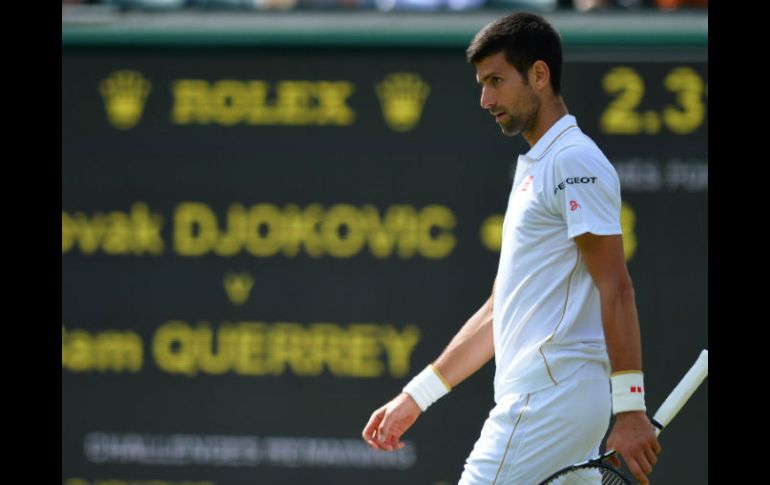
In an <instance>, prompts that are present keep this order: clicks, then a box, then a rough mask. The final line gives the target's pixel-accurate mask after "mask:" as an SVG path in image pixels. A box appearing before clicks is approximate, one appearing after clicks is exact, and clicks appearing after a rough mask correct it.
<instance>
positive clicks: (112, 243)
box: [102, 212, 131, 255]
mask: <svg viewBox="0 0 770 485" xmlns="http://www.w3.org/2000/svg"><path fill="white" fill-rule="evenodd" d="M107 221H108V222H107V224H108V225H109V230H108V231H107V233H106V234H105V237H104V242H103V244H102V248H103V249H104V252H105V253H106V254H113V255H114V254H124V253H126V252H127V251H128V248H129V234H130V232H131V230H130V228H129V226H128V216H127V215H126V214H124V213H122V212H110V213H109V214H107Z"/></svg>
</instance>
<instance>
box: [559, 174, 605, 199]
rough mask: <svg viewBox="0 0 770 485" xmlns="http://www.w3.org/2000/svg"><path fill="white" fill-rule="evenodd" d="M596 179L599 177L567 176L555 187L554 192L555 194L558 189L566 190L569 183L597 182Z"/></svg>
mask: <svg viewBox="0 0 770 485" xmlns="http://www.w3.org/2000/svg"><path fill="white" fill-rule="evenodd" d="M596 179H597V177H567V178H566V179H564V180H562V181H561V182H560V183H559V184H557V185H556V187H554V188H553V193H554V195H555V194H556V193H557V192H558V191H560V190H564V189H565V188H566V187H567V185H576V184H595V183H596Z"/></svg>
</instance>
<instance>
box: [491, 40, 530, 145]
mask: <svg viewBox="0 0 770 485" xmlns="http://www.w3.org/2000/svg"><path fill="white" fill-rule="evenodd" d="M476 81H477V82H478V83H479V84H480V85H481V107H482V108H483V109H485V110H488V111H489V112H490V113H491V114H492V116H494V117H495V121H496V122H497V124H498V125H500V129H502V130H503V134H504V135H506V136H516V135H518V134H519V133H521V132H522V131H528V130H530V129H532V125H533V124H534V122H535V115H536V114H537V111H538V110H539V109H540V98H538V97H537V94H536V93H535V91H534V90H533V89H532V87H531V86H530V85H529V84H528V83H526V82H525V81H526V79H525V78H524V77H523V76H522V75H521V74H519V71H517V70H516V68H515V67H513V66H512V65H510V64H509V63H508V61H507V60H506V59H505V52H498V53H496V54H491V55H489V56H487V57H485V58H483V59H481V60H480V61H479V62H478V63H476Z"/></svg>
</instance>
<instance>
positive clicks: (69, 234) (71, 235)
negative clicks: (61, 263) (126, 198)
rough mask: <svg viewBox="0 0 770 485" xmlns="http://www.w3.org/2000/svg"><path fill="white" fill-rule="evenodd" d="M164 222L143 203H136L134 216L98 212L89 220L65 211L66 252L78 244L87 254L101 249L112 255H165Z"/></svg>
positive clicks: (80, 214) (114, 212) (83, 252)
mask: <svg viewBox="0 0 770 485" xmlns="http://www.w3.org/2000/svg"><path fill="white" fill-rule="evenodd" d="M162 221H163V218H162V217H160V216H159V215H157V214H151V213H150V211H149V208H148V207H147V204H144V203H142V202H137V203H135V204H134V205H133V206H132V207H131V212H130V213H126V212H120V211H113V212H110V213H109V214H106V215H105V214H101V213H99V212H97V213H95V214H94V215H93V216H91V217H89V216H87V215H85V214H83V213H81V212H76V213H75V214H74V215H72V216H70V215H69V214H67V213H66V212H64V211H62V253H67V252H69V251H71V250H72V249H73V247H74V246H75V244H76V243H77V246H78V247H79V249H80V252H81V253H82V254H86V255H90V254H94V253H96V252H97V251H99V250H100V249H101V250H102V251H103V252H104V253H105V254H109V255H125V254H130V253H131V254H136V255H141V254H144V253H150V254H154V255H158V254H161V253H162V252H163V238H162V237H161V235H160V231H161V227H162Z"/></svg>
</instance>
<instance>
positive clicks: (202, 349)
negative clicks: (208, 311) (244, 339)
mask: <svg viewBox="0 0 770 485" xmlns="http://www.w3.org/2000/svg"><path fill="white" fill-rule="evenodd" d="M238 338H239V335H238V330H237V329H234V328H233V327H232V326H231V325H227V324H223V325H221V326H220V327H219V330H218V331H217V340H218V345H217V344H215V343H214V332H213V331H212V330H211V325H209V324H207V323H205V322H202V323H200V324H198V327H197V328H196V329H195V333H194V336H193V341H194V344H193V345H194V349H195V350H194V354H195V356H196V357H197V359H198V367H199V368H200V370H201V371H202V372H204V373H206V374H213V375H217V374H224V373H225V372H227V371H229V370H230V369H231V368H232V364H233V361H234V360H235V351H236V348H235V347H236V345H237V343H238ZM215 347H218V351H217V350H215Z"/></svg>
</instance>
